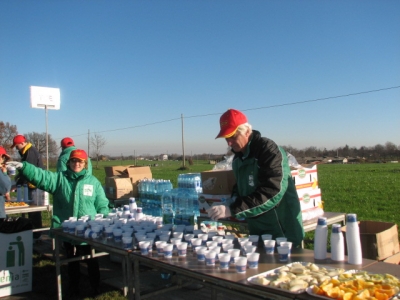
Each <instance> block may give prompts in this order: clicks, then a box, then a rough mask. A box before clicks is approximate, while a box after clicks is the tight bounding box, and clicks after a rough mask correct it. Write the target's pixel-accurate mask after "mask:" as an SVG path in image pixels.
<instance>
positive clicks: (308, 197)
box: [297, 188, 323, 211]
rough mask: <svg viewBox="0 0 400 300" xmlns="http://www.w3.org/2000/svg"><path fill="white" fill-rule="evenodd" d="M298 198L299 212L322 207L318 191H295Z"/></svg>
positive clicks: (319, 191) (309, 189) (310, 189)
mask: <svg viewBox="0 0 400 300" xmlns="http://www.w3.org/2000/svg"><path fill="white" fill-rule="evenodd" d="M297 195H298V196H299V200H300V206H301V210H302V211H304V210H307V209H310V208H314V207H321V208H322V207H323V205H322V199H321V190H320V189H312V188H308V189H301V190H297Z"/></svg>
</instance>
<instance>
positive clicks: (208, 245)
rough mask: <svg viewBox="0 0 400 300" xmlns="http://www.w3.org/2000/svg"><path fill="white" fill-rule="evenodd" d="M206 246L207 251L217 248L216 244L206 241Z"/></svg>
mask: <svg viewBox="0 0 400 300" xmlns="http://www.w3.org/2000/svg"><path fill="white" fill-rule="evenodd" d="M206 246H207V248H208V249H210V248H212V247H217V246H218V242H214V241H207V242H206Z"/></svg>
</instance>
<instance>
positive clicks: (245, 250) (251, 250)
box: [244, 245, 257, 254]
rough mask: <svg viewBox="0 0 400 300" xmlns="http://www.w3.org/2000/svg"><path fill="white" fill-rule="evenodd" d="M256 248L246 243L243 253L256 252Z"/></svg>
mask: <svg viewBox="0 0 400 300" xmlns="http://www.w3.org/2000/svg"><path fill="white" fill-rule="evenodd" d="M256 249H257V247H256V246H250V245H246V246H244V253H245V254H249V253H254V252H256Z"/></svg>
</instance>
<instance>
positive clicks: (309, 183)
mask: <svg viewBox="0 0 400 300" xmlns="http://www.w3.org/2000/svg"><path fill="white" fill-rule="evenodd" d="M290 173H291V174H292V178H293V180H294V183H295V185H296V189H297V190H300V189H307V188H313V189H316V188H318V171H317V165H314V166H312V167H303V168H300V169H292V170H291V172H290Z"/></svg>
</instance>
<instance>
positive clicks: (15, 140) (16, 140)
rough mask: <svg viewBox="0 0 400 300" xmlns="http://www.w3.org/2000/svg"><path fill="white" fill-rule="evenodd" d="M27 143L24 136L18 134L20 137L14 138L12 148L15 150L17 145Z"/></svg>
mask: <svg viewBox="0 0 400 300" xmlns="http://www.w3.org/2000/svg"><path fill="white" fill-rule="evenodd" d="M25 141H26V139H25V137H24V136H23V135H22V134H18V135H16V136H15V137H14V139H13V144H12V146H11V148H14V147H15V145H17V144H21V143H23V142H25Z"/></svg>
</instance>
